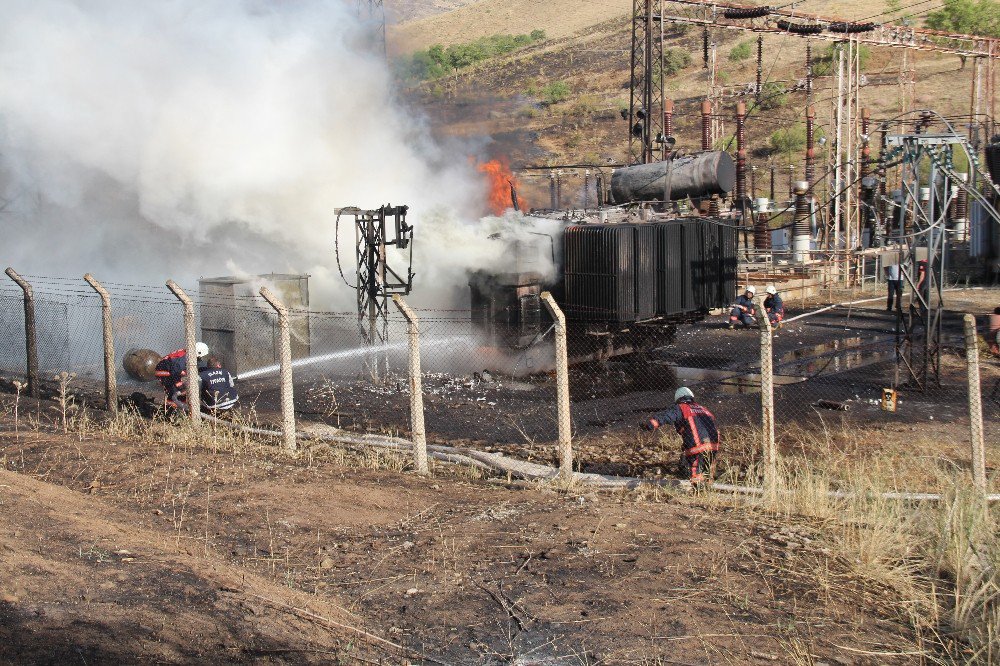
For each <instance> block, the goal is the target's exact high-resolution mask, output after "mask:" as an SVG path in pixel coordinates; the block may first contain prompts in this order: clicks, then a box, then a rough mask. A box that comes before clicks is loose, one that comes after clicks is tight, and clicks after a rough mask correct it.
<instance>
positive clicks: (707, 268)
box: [469, 151, 738, 362]
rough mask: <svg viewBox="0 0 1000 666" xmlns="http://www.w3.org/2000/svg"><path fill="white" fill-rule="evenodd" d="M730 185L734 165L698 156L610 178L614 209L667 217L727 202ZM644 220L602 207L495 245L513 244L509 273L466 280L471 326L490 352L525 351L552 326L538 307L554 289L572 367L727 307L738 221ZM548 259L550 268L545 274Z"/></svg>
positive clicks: (661, 337)
mask: <svg viewBox="0 0 1000 666" xmlns="http://www.w3.org/2000/svg"><path fill="white" fill-rule="evenodd" d="M734 183H735V167H734V164H733V160H732V158H731V157H730V156H729V155H728V154H727V153H725V152H721V151H704V152H699V153H695V154H692V155H688V156H685V157H679V158H675V159H673V160H665V161H662V162H651V163H647V164H639V165H635V166H630V167H624V168H621V169H618V170H616V171H615V172H614V173H613V174H612V178H611V188H610V194H611V197H612V202H611V203H614V204H617V205H621V204H631V203H636V202H659V205H661V206H663V207H664V208H665V209H668V210H669V209H671V208H672V206H671V205H670V204H666V205H665V206H664V205H663V204H664V202H674V201H680V200H684V199H688V198H691V199H693V200H698V199H708V198H710V197H711V196H713V195H724V194H728V193H729V192H731V191H732V189H733V186H734ZM642 213H643V216H642V217H640V218H635V217H634V216H633V217H628V214H627V213H625V212H624V211H623V210H621V209H620V208H612V209H604V210H602V211H599V212H598V213H595V214H594V215H593V216H592V217H589V218H588V219H587V220H586V221H585V222H584V223H582V224H569V223H566V224H564V225H563V226H562V228H561V229H560V230H558V231H556V232H554V233H553V234H552V235H548V234H534V233H533V234H530V236H529V235H522V236H519V237H517V238H515V239H513V240H511V239H503V238H501V239H498V240H499V241H501V242H507V243H508V247H507V248H506V253H507V255H508V256H510V257H513V261H512V265H513V269H512V270H509V271H508V272H485V271H480V272H477V273H475V274H474V275H473V276H472V278H471V280H470V283H469V286H470V288H471V311H472V321H473V324H474V325H475V326H476V327H477V328H478V329H479V330H480V331H481V332H482V333H483V334H484V335H485V337H486V338H487V341H488V344H490V345H492V346H495V347H498V348H506V349H523V348H526V347H528V346H530V345H532V344H533V343H534V342H536V341H537V340H538V339H539V338H540V337H541V336H542V334H543V333H544V332H545V330H547V328H548V327H549V325H550V322H549V321H548V317H547V315H546V314H543V308H542V307H541V302H540V294H541V292H543V291H549V292H551V293H552V294H553V296H554V297H555V298H556V300H557V301H558V302H559V305H560V307H561V308H562V309H563V311H564V312H565V314H566V319H567V325H568V328H569V331H568V333H569V338H570V339H569V344H570V356H571V357H572V360H573V361H576V362H579V361H584V360H591V359H597V360H601V359H605V358H609V357H611V356H617V355H622V354H629V353H633V352H641V351H644V350H648V349H653V348H655V347H658V346H662V345H664V344H668V343H669V342H670V341H671V340H672V339H673V337H674V334H675V332H676V328H677V325H678V324H679V323H683V322H691V321H697V320H699V319H701V318H703V317H704V316H705V315H706V314H707V313H708V312H709V311H710V310H713V309H717V308H721V307H724V306H726V305H728V304H729V303H730V302H731V301H732V298H733V296H734V294H735V293H736V265H737V230H738V218H732V217H721V216H715V217H709V216H699V215H697V214H696V215H693V216H690V217H676V216H673V215H671V214H654V213H652V211H651V209H644V210H643V211H642ZM616 219H618V221H615V220H616ZM549 260H551V264H553V265H554V267H555V269H554V271H548V272H546V271H543V270H540V268H539V267H540V266H543V265H547V264H548V263H549Z"/></svg>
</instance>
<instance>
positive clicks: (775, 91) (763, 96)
mask: <svg viewBox="0 0 1000 666" xmlns="http://www.w3.org/2000/svg"><path fill="white" fill-rule="evenodd" d="M787 103H788V91H787V90H785V88H784V86H782V85H781V84H780V83H775V82H774V81H770V82H768V83H765V84H764V85H763V86H761V89H760V108H762V109H764V110H765V111H770V110H772V109H779V108H781V107H783V106H784V105H785V104H787Z"/></svg>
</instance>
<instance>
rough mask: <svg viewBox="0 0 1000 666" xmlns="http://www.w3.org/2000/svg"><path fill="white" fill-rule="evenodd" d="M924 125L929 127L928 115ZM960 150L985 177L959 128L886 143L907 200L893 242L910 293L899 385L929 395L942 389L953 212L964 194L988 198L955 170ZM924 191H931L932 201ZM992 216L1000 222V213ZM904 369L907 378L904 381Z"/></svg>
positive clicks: (901, 334)
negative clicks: (934, 388)
mask: <svg viewBox="0 0 1000 666" xmlns="http://www.w3.org/2000/svg"><path fill="white" fill-rule="evenodd" d="M922 123H923V125H924V126H926V124H927V118H926V114H922ZM924 129H926V127H924ZM956 149H960V150H964V151H965V152H966V154H967V155H968V156H969V157H970V159H969V167H970V169H971V170H972V174H970V175H971V176H972V177H971V178H970V179H969V180H970V182H973V183H974V182H976V181H978V180H979V179H980V178H982V177H983V174H981V173H979V168H978V163H977V160H976V159H974V155H975V151H974V149H973V148H971V147H970V145H969V140H968V138H967V137H965V136H962V135H960V134H958V133H957V132H955V131H953V130H952V131H948V132H945V133H936V134H932V133H927V132H924V131H920V132H917V133H913V134H890V135H887V136H886V137H885V139H884V142H883V153H884V157H883V158H882V160H883V162H886V161H893V160H896V159H898V160H899V161H900V164H901V166H900V181H901V188H900V193H901V197H900V200H899V201H897V202H896V203H895V204H894V208H895V210H894V213H895V223H894V226H895V229H894V230H892V231H891V232H890V234H889V238H890V240H894V241H895V242H897V243H898V244H899V248H900V250H899V251H900V257H899V264H898V265H899V269H900V278H901V279H902V280H903V281H904V282H905V284H904V290H906V291H909V292H910V302H909V306H908V307H907V309H906V310H905V311H904V309H903V306H902V302H901V299H897V303H896V327H895V333H896V373H895V378H894V384H895V385H896V386H899V385H900V384H909V385H911V386H913V387H914V388H917V389H919V390H922V391H926V390H927V388H928V386H929V385H930V384H932V383H933V384H936V385H940V380H941V328H942V314H943V310H944V296H943V294H942V290H943V289H944V281H945V267H946V263H947V253H946V248H947V247H948V245H947V235H948V228H947V222H948V210H949V207H950V206H951V204H952V198H953V197H954V196H956V193H957V191H959V190H964V191H965V192H968V193H969V194H970V195H971V196H973V197H976V198H978V197H981V196H982V195H981V194H979V193H978V192H977V191H976V190H975V186H974V185H970V184H969V183H967V182H966V181H965V180H964V179H962V178H961V177H959V175H958V174H957V173H956V172H955V170H954V166H953V158H954V151H955V150H956ZM921 190H923V191H924V192H927V197H926V200H924V198H923V197H922V196H921ZM991 215H992V216H993V217H994V219H995V220H997V221H1000V218H998V217H997V215H996V213H995V212H991ZM886 226H887V227H888V226H889V222H888V221H886ZM919 329H922V331H920V330H919ZM903 370H905V371H906V378H905V380H904V381H902V382H901V380H900V377H901V375H902V371H903Z"/></svg>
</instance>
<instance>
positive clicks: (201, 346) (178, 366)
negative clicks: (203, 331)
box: [156, 342, 208, 411]
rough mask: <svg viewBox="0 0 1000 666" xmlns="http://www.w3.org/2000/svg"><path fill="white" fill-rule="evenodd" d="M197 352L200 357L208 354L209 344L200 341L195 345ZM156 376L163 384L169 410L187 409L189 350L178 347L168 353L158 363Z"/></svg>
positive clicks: (165, 402)
mask: <svg viewBox="0 0 1000 666" xmlns="http://www.w3.org/2000/svg"><path fill="white" fill-rule="evenodd" d="M194 349H195V354H196V355H197V357H198V358H199V359H202V358H205V357H206V356H208V345H206V344H205V343H204V342H199V343H198V344H196V345H195V347H194ZM156 376H157V377H158V378H159V380H160V384H161V385H162V386H163V392H164V394H165V399H164V404H165V405H166V407H167V411H184V410H186V409H187V381H186V379H187V350H184V349H178V350H177V351H175V352H172V353H170V354H167V355H166V356H164V357H163V358H162V359H160V362H159V363H157V364H156Z"/></svg>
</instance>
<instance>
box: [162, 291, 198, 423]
mask: <svg viewBox="0 0 1000 666" xmlns="http://www.w3.org/2000/svg"><path fill="white" fill-rule="evenodd" d="M167 289H169V290H170V291H171V292H173V294H174V296H176V297H177V300H179V301H180V302H181V303H182V304H183V305H184V349H185V351H187V370H186V372H187V404H188V410H189V412H190V413H191V420H192V421H194V422H195V423H200V422H201V390H200V389H201V387H200V386H199V381H198V379H199V378H198V356H197V351H196V350H195V345H196V344H197V343H198V338H197V333H196V332H195V326H194V303H193V302H192V301H191V298H190V297H189V296H188V295H187V294H186V293H184V290H183V289H181V288H180V286H178V284H177V283H176V282H174V281H173V280H167Z"/></svg>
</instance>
